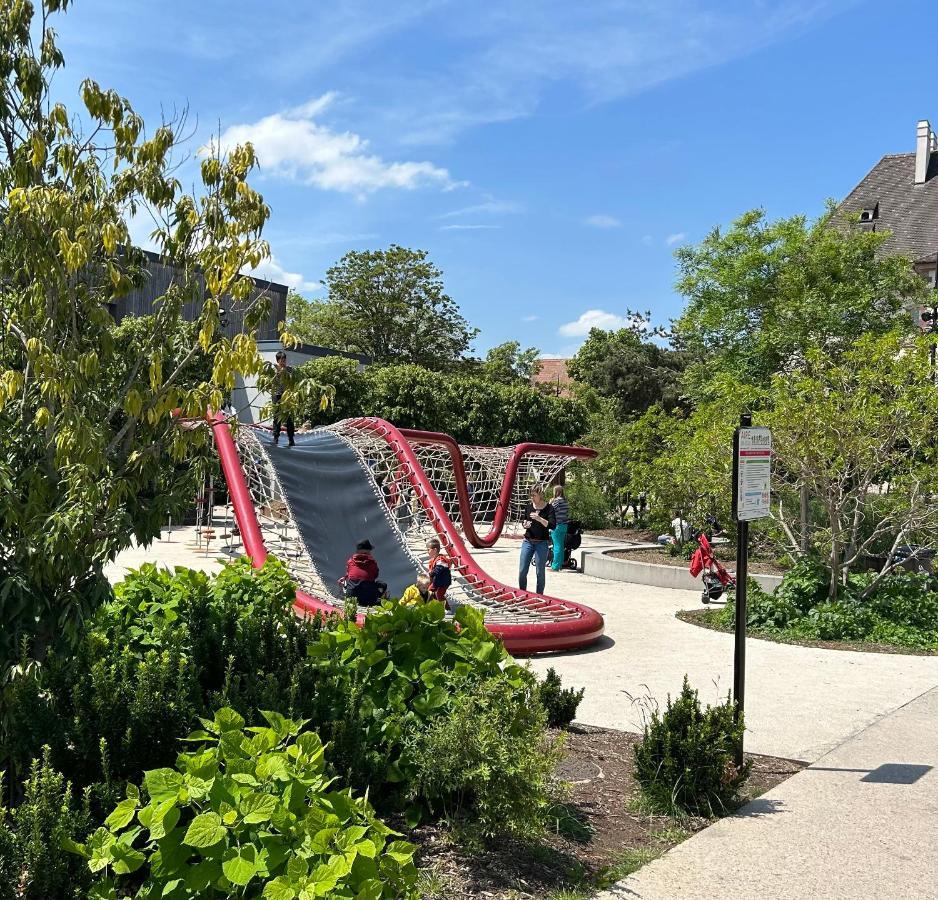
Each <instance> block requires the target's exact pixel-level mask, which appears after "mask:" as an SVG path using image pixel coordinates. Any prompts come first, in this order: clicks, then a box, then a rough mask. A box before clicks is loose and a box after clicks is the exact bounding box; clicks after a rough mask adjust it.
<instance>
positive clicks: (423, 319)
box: [290, 244, 478, 370]
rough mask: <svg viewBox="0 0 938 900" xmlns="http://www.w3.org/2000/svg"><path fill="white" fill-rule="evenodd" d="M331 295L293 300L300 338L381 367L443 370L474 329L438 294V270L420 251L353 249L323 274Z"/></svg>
mask: <svg viewBox="0 0 938 900" xmlns="http://www.w3.org/2000/svg"><path fill="white" fill-rule="evenodd" d="M325 281H326V286H327V289H328V297H327V299H326V300H324V301H308V303H307V305H305V306H304V305H302V304H301V303H300V302H299V301H298V300H297V298H294V300H293V303H292V306H291V318H290V324H291V328H294V329H295V332H296V335H297V337H300V338H301V339H304V340H308V341H310V342H312V343H316V344H322V345H324V346H327V347H332V348H333V349H336V350H346V351H350V352H353V353H363V354H365V355H366V356H370V357H371V358H372V359H373V360H374V362H376V363H378V364H379V365H390V364H393V363H411V364H414V365H420V366H424V367H426V368H429V369H437V370H445V369H448V368H451V367H452V366H454V365H455V364H456V363H458V362H459V361H460V360H462V359H463V358H464V357H465V355H466V353H467V351H468V350H469V346H470V344H471V343H472V341H473V340H474V339H475V337H476V335H477V334H478V330H477V329H475V328H472V327H470V326H469V324H468V323H467V322H466V320H465V319H464V318H463V317H462V315H461V314H460V312H459V307H458V306H457V305H456V302H455V301H454V300H453V299H452V298H451V297H449V296H448V295H447V294H446V293H445V291H444V289H443V281H442V272H440V270H439V269H437V268H436V266H434V265H433V263H431V262H430V261H429V260H428V258H427V252H426V251H425V250H410V249H408V248H406V247H400V246H398V245H397V244H392V245H391V246H390V247H388V248H387V250H366V251H351V252H349V253H346V254H345V256H344V257H342V259H341V260H340V261H339V262H338V263H337V264H336V265H335V266H333V267H332V268H331V269H329V271H328V272H327V273H326V279H325Z"/></svg>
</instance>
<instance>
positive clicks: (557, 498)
mask: <svg viewBox="0 0 938 900" xmlns="http://www.w3.org/2000/svg"><path fill="white" fill-rule="evenodd" d="M550 505H551V506H553V508H554V518H555V519H556V520H557V524H556V525H554V529H553V531H551V533H550V537H551V540H552V541H553V545H554V558H553V561H552V562H551V565H550V567H551V570H552V571H554V572H559V571H560V570H561V569H562V568H563V556H564V541H565V539H566V537H567V523H568V522H569V521H570V504H569V503H567V498H566V497H564V495H563V485H560V484H555V485H554V499H553V500H551V501H550Z"/></svg>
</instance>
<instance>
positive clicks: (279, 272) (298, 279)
mask: <svg viewBox="0 0 938 900" xmlns="http://www.w3.org/2000/svg"><path fill="white" fill-rule="evenodd" d="M248 274H249V275H253V276H254V277H255V278H265V279H266V280H267V281H276V282H277V283H279V284H285V285H286V286H287V287H289V288H293V290H295V291H299V292H300V293H301V294H314V293H316V291H319V290H321V289H322V282H319V281H308V280H307V279H306V278H304V277H303V276H302V275H301V274H300V273H299V272H288V271H287V270H286V269H285V268H284V267H283V266H282V265H280V262H279V261H278V260H277V257H276V256H274V255H273V254H271V256H270V258H269V259H266V260H264V262H262V263H261V264H260V265H259V266H258V267H257V268H256V269H251V270H250V271H249V272H248Z"/></svg>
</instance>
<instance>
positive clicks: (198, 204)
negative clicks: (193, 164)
mask: <svg viewBox="0 0 938 900" xmlns="http://www.w3.org/2000/svg"><path fill="white" fill-rule="evenodd" d="M64 7H65V2H64V0H44V2H42V4H41V5H40V6H39V7H38V8H34V7H33V5H32V4H31V3H29V2H18V3H4V4H2V5H0V82H2V85H3V99H2V101H0V231H2V234H0V585H2V588H0V611H2V618H3V623H4V624H3V629H2V637H0V663H3V662H5V661H8V660H9V659H10V658H11V656H12V655H13V654H14V653H15V652H16V646H17V643H18V641H19V640H20V638H25V639H27V641H28V642H29V643H30V644H31V646H32V649H33V651H34V652H35V653H36V654H37V655H41V654H42V652H43V650H44V648H46V647H47V646H48V645H50V644H51V643H53V642H54V641H57V640H59V639H62V638H66V639H67V638H69V637H73V636H74V635H75V634H76V633H77V630H78V628H79V626H80V623H81V622H82V621H83V620H84V619H85V618H86V616H87V614H88V612H89V611H90V608H91V607H92V606H93V605H94V604H95V603H96V602H98V601H99V600H100V599H101V598H102V597H103V596H104V595H105V594H106V592H107V586H106V582H105V580H104V578H103V575H102V569H103V567H104V565H105V564H106V563H107V562H108V561H110V560H111V559H113V557H114V556H115V555H116V553H118V552H119V551H120V550H122V549H123V548H125V547H126V546H128V545H129V544H130V542H131V540H132V538H134V537H136V538H137V539H138V540H140V541H146V540H149V539H150V538H152V537H153V536H155V535H156V534H157V533H158V530H159V528H160V525H161V523H162V522H163V521H165V514H166V511H167V510H168V509H171V508H172V507H173V506H174V505H175V504H176V503H178V502H179V501H180V499H181V497H182V494H183V492H188V491H190V490H191V481H190V480H188V479H187V477H186V474H187V473H188V472H191V471H192V469H193V466H192V460H193V457H194V456H196V455H198V454H199V453H200V452H201V451H202V450H203V449H204V448H205V446H206V445H207V443H208V441H209V437H208V434H207V429H205V428H191V427H185V425H184V424H183V423H182V422H181V420H180V418H179V417H178V416H176V415H175V411H176V410H180V411H181V413H182V416H183V417H194V418H200V417H202V416H204V415H205V413H206V411H207V410H209V409H211V408H216V409H217V408H219V407H220V406H221V405H222V400H223V397H224V395H225V394H226V393H227V392H228V391H230V390H231V389H232V388H233V387H234V379H235V374H236V373H237V372H238V371H240V372H244V373H253V374H262V373H263V371H264V364H263V363H262V361H261V358H260V356H259V354H258V352H257V347H256V343H255V341H254V338H253V336H252V335H253V333H254V332H255V330H256V328H257V326H258V325H260V323H261V322H263V321H264V320H265V319H266V317H267V315H268V314H269V302H268V301H267V300H266V299H265V298H264V297H252V289H253V283H252V282H251V281H250V279H246V278H244V277H242V276H241V275H240V272H241V271H242V269H245V268H248V267H251V266H257V265H258V264H259V263H260V262H261V261H262V260H263V258H264V257H265V256H266V255H267V246H266V244H265V243H264V242H263V241H262V239H261V230H262V228H263V225H264V223H265V222H266V220H267V218H268V215H269V210H268V208H267V206H266V205H265V204H264V202H263V199H262V198H261V196H260V195H259V194H258V193H256V192H255V191H254V190H252V189H251V187H250V185H249V184H248V181H247V176H248V173H249V172H250V170H251V169H252V168H253V166H254V164H255V160H254V153H253V150H252V149H251V147H250V146H246V147H238V148H235V149H233V150H231V151H230V152H229V153H228V154H227V155H226V156H219V155H218V154H215V153H209V154H208V155H206V156H205V157H203V159H202V162H201V181H202V187H201V190H200V192H199V193H198V194H194V195H190V194H188V193H186V191H184V190H183V188H182V184H181V182H180V180H179V179H178V178H177V177H176V176H175V175H174V171H175V169H176V167H177V163H175V162H174V160H173V150H174V148H175V147H176V146H177V135H176V129H175V128H174V126H173V123H163V124H161V125H160V126H159V127H158V128H156V129H155V130H154V131H153V132H152V133H151V134H149V135H148V134H147V133H146V131H145V129H144V123H143V121H142V120H141V118H140V117H139V116H138V115H137V114H136V113H135V112H134V110H133V108H132V107H131V105H130V104H129V102H128V101H127V100H125V99H123V98H122V97H120V96H118V95H117V94H116V93H114V92H113V91H107V90H103V89H102V88H100V87H99V86H98V85H97V84H95V83H94V82H92V81H85V82H84V83H83V84H82V88H81V99H82V103H83V106H84V110H83V112H82V113H81V115H72V114H71V113H70V112H69V111H68V110H67V109H66V108H65V107H64V106H63V105H61V104H60V103H56V102H54V101H53V99H52V94H51V90H50V82H51V80H52V77H53V75H54V73H55V72H56V70H58V69H59V68H60V67H61V66H62V65H63V62H64V61H63V58H62V55H61V53H60V52H59V50H58V48H57V46H56V43H55V34H54V32H53V30H52V28H51V27H50V20H51V19H53V18H54V16H55V14H57V13H59V12H60V11H61V10H62V9H64ZM81 121H84V122H86V123H88V127H87V129H86V130H85V131H84V132H82V131H81V130H80V126H79V124H78V123H79V122H81ZM133 213H137V214H140V215H145V216H149V217H151V218H152V220H153V223H154V233H153V237H154V240H155V241H156V242H157V244H158V246H159V247H160V253H161V258H162V259H163V261H164V262H165V263H167V264H168V265H169V266H171V267H172V271H173V272H174V275H173V277H172V279H171V281H170V283H169V285H168V286H167V287H166V290H165V292H164V293H163V295H162V296H160V297H159V298H157V300H156V301H155V303H154V305H153V315H152V316H150V317H148V318H147V319H146V320H145V321H143V322H141V323H139V324H138V325H137V327H136V328H134V329H133V335H132V338H133V339H132V340H127V339H126V337H127V335H126V334H124V333H117V334H115V333H114V330H113V319H112V316H111V313H110V310H111V309H112V308H113V305H114V304H115V303H117V302H119V301H120V299H121V298H122V297H124V296H125V295H127V294H128V292H129V291H130V290H131V289H132V288H133V287H134V286H135V285H137V284H140V283H142V280H143V278H144V277H145V273H144V260H143V257H142V255H141V254H140V253H139V252H137V251H134V250H133V249H132V247H131V243H130V237H129V234H128V229H127V224H126V216H127V215H129V214H133ZM199 297H201V298H204V302H202V305H201V311H200V313H199V316H198V321H197V322H196V323H195V326H194V327H192V328H183V327H181V324H182V312H183V306H184V304H185V303H187V302H188V301H190V300H193V299H196V298H199ZM223 302H224V304H225V305H226V306H230V305H231V304H232V303H235V304H239V306H240V308H241V309H242V310H243V311H244V321H245V329H246V332H245V333H243V334H239V335H237V336H235V337H233V338H229V337H226V336H224V334H223V333H222V330H221V326H220V310H221V308H222V303H223ZM174 464H175V465H176V466H177V468H174ZM190 496H191V494H190Z"/></svg>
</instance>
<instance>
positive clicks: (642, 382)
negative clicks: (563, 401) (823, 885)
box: [567, 328, 684, 419]
mask: <svg viewBox="0 0 938 900" xmlns="http://www.w3.org/2000/svg"><path fill="white" fill-rule="evenodd" d="M683 369H684V358H683V356H682V355H681V354H680V353H676V352H675V351H673V350H670V349H668V348H666V347H660V346H658V345H657V344H654V343H651V342H650V341H648V340H645V339H644V338H643V335H642V333H641V332H640V331H637V330H636V329H632V328H621V329H619V330H618V331H603V330H602V329H600V328H593V329H591V330H590V333H589V337H587V339H586V341H585V342H584V344H583V346H582V347H580V349H579V350H578V351H577V354H576V356H574V357H573V359H571V360H570V362H569V364H568V366H567V370H568V371H569V373H570V375H571V377H573V378H574V379H576V380H577V381H579V382H582V383H583V384H586V385H589V386H590V387H591V388H593V389H594V390H595V391H596V392H597V393H599V394H600V395H601V396H603V397H609V398H611V399H613V400H614V401H615V402H616V410H617V414H618V416H619V417H620V418H621V419H627V418H630V417H632V416H635V415H641V414H642V413H643V412H644V411H645V410H646V409H649V408H650V407H651V406H653V405H654V404H656V403H657V404H660V405H661V406H662V407H663V408H664V409H673V408H674V407H676V406H677V405H678V404H679V403H680V399H681V373H682V372H683Z"/></svg>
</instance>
